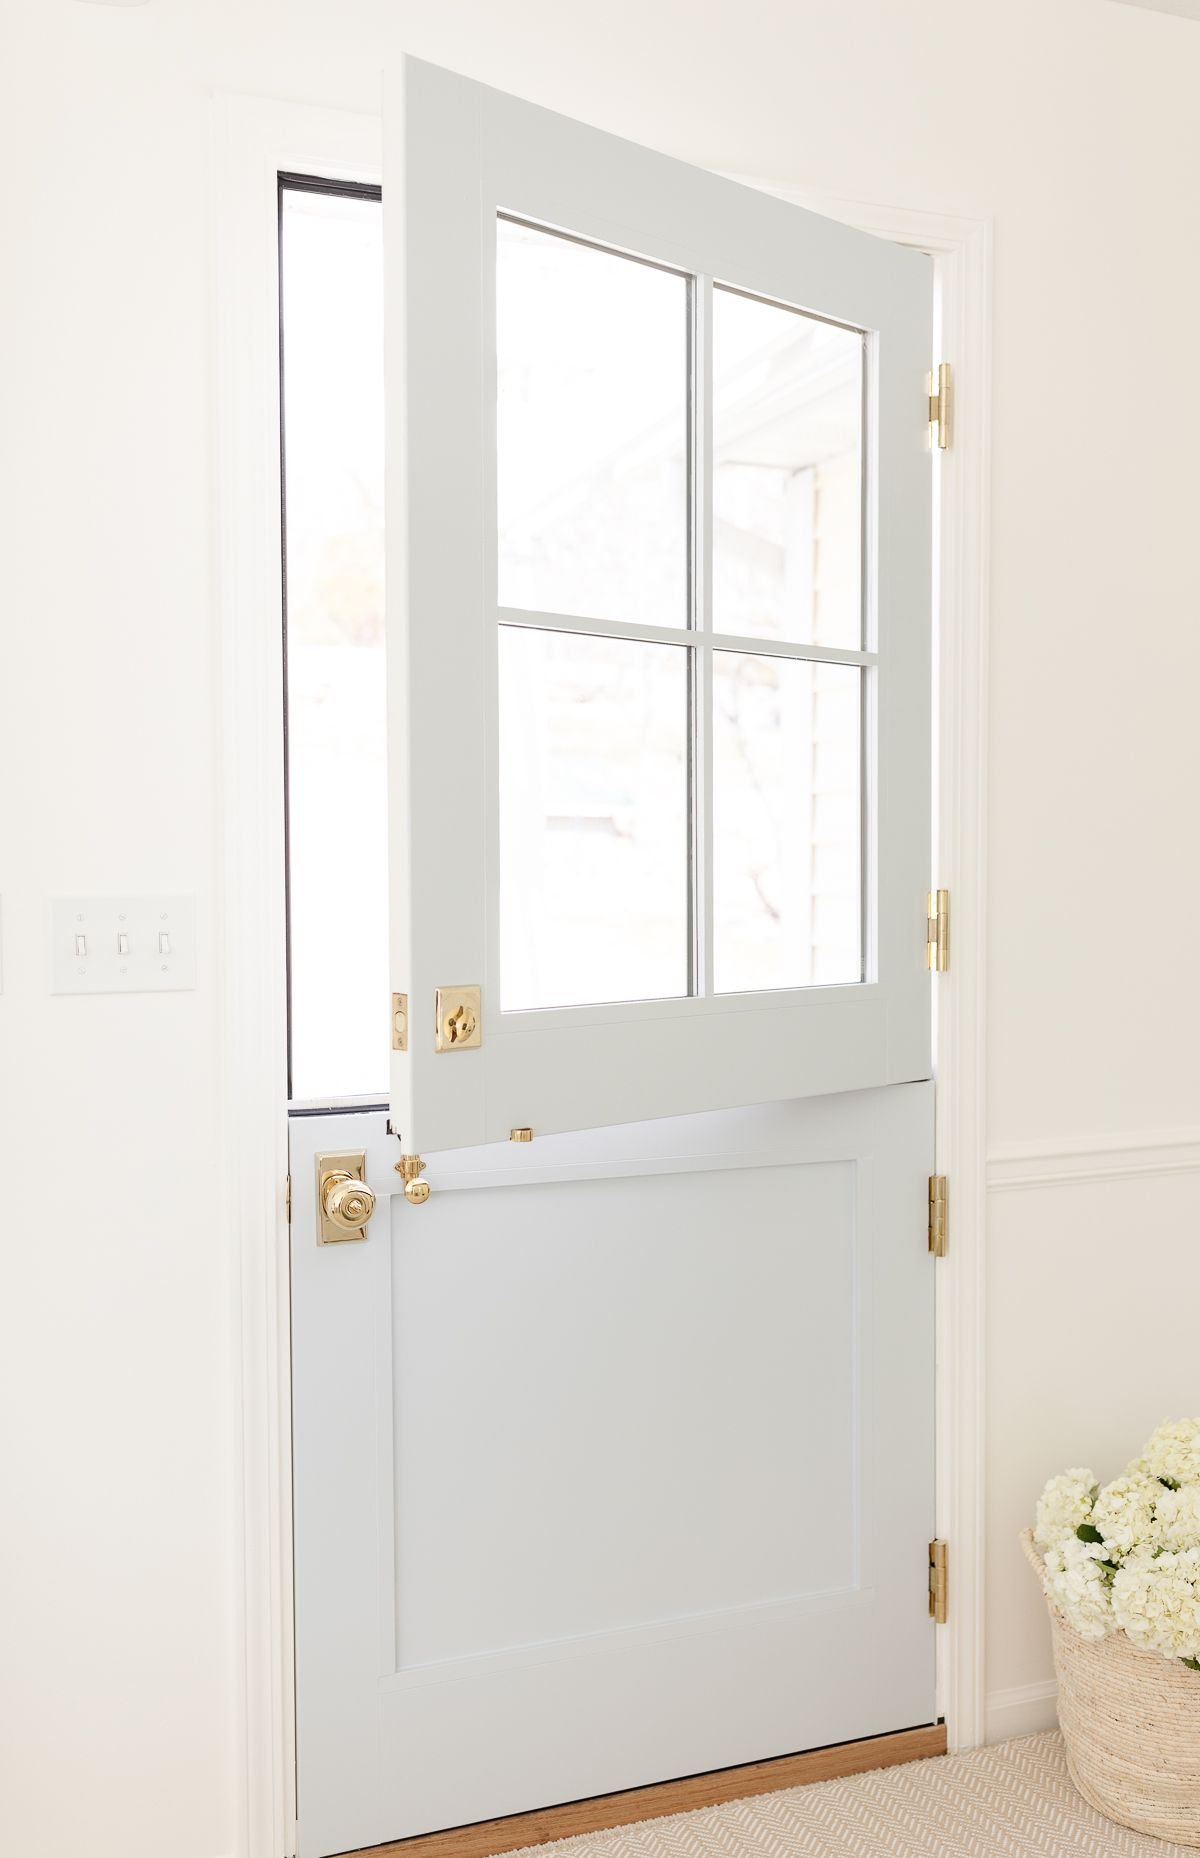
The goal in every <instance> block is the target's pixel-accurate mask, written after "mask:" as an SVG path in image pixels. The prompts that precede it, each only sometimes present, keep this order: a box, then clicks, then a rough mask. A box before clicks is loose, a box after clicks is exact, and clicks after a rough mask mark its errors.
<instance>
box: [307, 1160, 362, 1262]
mask: <svg viewBox="0 0 1200 1858" xmlns="http://www.w3.org/2000/svg"><path fill="white" fill-rule="evenodd" d="M374 1211H375V1195H374V1193H373V1192H372V1191H371V1189H370V1188H369V1187H368V1186H367V1158H366V1156H365V1155H364V1154H363V1153H362V1151H361V1150H356V1151H352V1152H350V1153H342V1154H337V1155H318V1156H317V1244H318V1245H342V1244H344V1243H345V1242H346V1240H347V1239H365V1238H366V1236H367V1225H368V1223H369V1221H370V1218H371V1215H372V1213H373V1212H374Z"/></svg>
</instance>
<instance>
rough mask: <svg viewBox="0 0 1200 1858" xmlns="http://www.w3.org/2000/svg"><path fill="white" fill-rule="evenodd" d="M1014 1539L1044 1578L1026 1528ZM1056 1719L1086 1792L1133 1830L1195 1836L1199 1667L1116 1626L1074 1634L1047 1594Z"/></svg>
mask: <svg viewBox="0 0 1200 1858" xmlns="http://www.w3.org/2000/svg"><path fill="white" fill-rule="evenodd" d="M1021 1546H1022V1548H1023V1549H1024V1550H1025V1554H1026V1556H1027V1558H1028V1560H1029V1564H1030V1566H1031V1567H1032V1568H1033V1570H1034V1572H1035V1573H1036V1574H1037V1577H1038V1581H1039V1584H1040V1583H1041V1578H1042V1559H1041V1556H1040V1555H1039V1554H1038V1552H1037V1549H1036V1548H1035V1546H1034V1541H1033V1532H1032V1530H1030V1529H1026V1530H1025V1532H1024V1534H1023V1535H1022V1537H1021ZM1047 1605H1048V1607H1049V1612H1050V1632H1051V1636H1052V1638H1053V1641H1054V1671H1055V1675H1056V1677H1057V1678H1058V1721H1059V1727H1060V1728H1061V1729H1062V1733H1063V1741H1064V1743H1065V1744H1066V1752H1067V1767H1068V1768H1069V1770H1070V1774H1071V1779H1072V1780H1073V1781H1074V1783H1075V1785H1076V1787H1078V1789H1079V1791H1080V1793H1081V1794H1082V1795H1083V1797H1084V1799H1085V1800H1087V1801H1088V1802H1090V1804H1091V1805H1092V1806H1094V1807H1096V1808H1097V1809H1098V1810H1099V1811H1100V1812H1101V1813H1104V1814H1105V1815H1106V1816H1107V1817H1108V1818H1109V1819H1115V1820H1116V1821H1117V1823H1118V1824H1119V1825H1122V1826H1129V1827H1131V1828H1132V1829H1133V1831H1135V1832H1148V1833H1150V1834H1151V1835H1152V1836H1153V1837H1154V1838H1158V1839H1172V1840H1174V1842H1175V1844H1176V1845H1194V1846H1200V1671H1191V1670H1189V1669H1188V1667H1187V1666H1186V1665H1184V1664H1180V1663H1179V1661H1178V1660H1177V1659H1173V1658H1164V1657H1163V1656H1162V1654H1161V1653H1159V1652H1150V1651H1143V1650H1142V1648H1141V1647H1140V1646H1137V1645H1134V1644H1133V1643H1132V1642H1131V1641H1130V1640H1129V1639H1127V1638H1126V1636H1125V1634H1124V1633H1123V1632H1115V1633H1113V1635H1112V1636H1111V1637H1110V1638H1107V1639H1085V1638H1081V1637H1080V1635H1079V1633H1077V1632H1076V1631H1075V1630H1074V1628H1073V1627H1072V1626H1069V1625H1068V1624H1067V1621H1066V1619H1065V1618H1064V1616H1063V1615H1062V1613H1060V1612H1059V1610H1058V1608H1057V1607H1056V1606H1055V1605H1053V1603H1052V1602H1050V1601H1047Z"/></svg>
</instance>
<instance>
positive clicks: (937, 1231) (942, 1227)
mask: <svg viewBox="0 0 1200 1858" xmlns="http://www.w3.org/2000/svg"><path fill="white" fill-rule="evenodd" d="M947 1239H948V1229H947V1225H946V1176H945V1175H944V1174H931V1175H930V1176H929V1249H930V1251H931V1252H932V1253H933V1255H934V1257H935V1258H944V1257H945V1256H946V1245H947Z"/></svg>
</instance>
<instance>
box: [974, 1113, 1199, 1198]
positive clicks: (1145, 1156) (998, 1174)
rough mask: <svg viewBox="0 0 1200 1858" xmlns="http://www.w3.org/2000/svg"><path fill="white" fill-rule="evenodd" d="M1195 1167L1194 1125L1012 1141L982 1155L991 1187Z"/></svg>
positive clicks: (1060, 1183)
mask: <svg viewBox="0 0 1200 1858" xmlns="http://www.w3.org/2000/svg"><path fill="white" fill-rule="evenodd" d="M1197 1170H1200V1128H1190V1129H1188V1128H1184V1129H1128V1130H1117V1131H1114V1132H1112V1133H1110V1134H1107V1135H1095V1136H1085V1137H1070V1138H1064V1137H1060V1138H1059V1139H1058V1140H1057V1141H1053V1142H1014V1143H1012V1144H1010V1146H1009V1147H1007V1148H996V1149H993V1150H992V1152H991V1153H990V1154H989V1156H988V1161H987V1183H988V1187H989V1189H990V1190H991V1191H992V1192H993V1193H999V1192H1006V1191H1011V1190H1012V1189H1016V1188H1030V1187H1070V1186H1079V1185H1084V1184H1086V1183H1087V1182H1090V1181H1122V1180H1141V1179H1145V1178H1146V1177H1147V1176H1149V1175H1155V1174H1193V1173H1195V1172H1197Z"/></svg>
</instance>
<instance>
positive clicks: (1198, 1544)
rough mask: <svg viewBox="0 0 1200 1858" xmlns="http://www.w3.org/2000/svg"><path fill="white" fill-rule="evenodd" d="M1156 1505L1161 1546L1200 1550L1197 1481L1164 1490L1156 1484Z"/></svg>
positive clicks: (1198, 1491) (1199, 1492)
mask: <svg viewBox="0 0 1200 1858" xmlns="http://www.w3.org/2000/svg"><path fill="white" fill-rule="evenodd" d="M1158 1490H1159V1494H1158V1500H1157V1504H1156V1508H1157V1511H1158V1530H1159V1540H1160V1541H1161V1543H1162V1546H1163V1547H1164V1548H1168V1549H1172V1550H1175V1551H1179V1550H1182V1549H1189V1548H1196V1549H1200V1484H1182V1485H1181V1486H1180V1488H1179V1489H1178V1490H1164V1489H1163V1487H1162V1485H1161V1484H1160V1485H1159V1487H1158Z"/></svg>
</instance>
